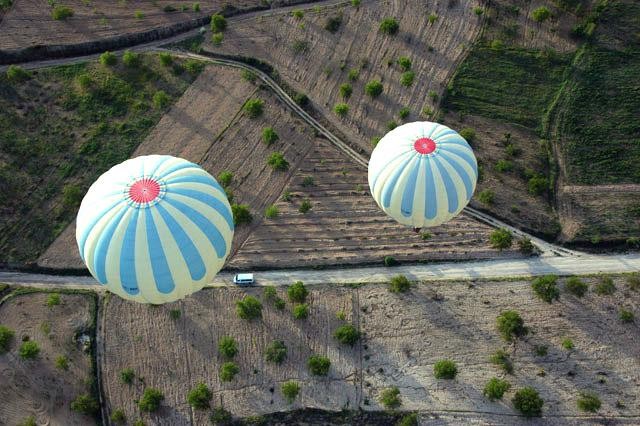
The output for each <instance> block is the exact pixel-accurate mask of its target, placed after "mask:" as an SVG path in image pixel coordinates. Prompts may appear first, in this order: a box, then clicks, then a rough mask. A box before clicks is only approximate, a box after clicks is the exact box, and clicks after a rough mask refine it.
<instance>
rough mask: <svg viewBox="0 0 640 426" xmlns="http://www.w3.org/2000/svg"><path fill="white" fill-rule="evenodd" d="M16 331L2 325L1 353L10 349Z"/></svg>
mask: <svg viewBox="0 0 640 426" xmlns="http://www.w3.org/2000/svg"><path fill="white" fill-rule="evenodd" d="M14 335H15V332H14V331H13V330H11V329H10V328H9V327H7V326H4V325H0V354H2V353H5V352H7V351H8V350H9V346H10V345H11V340H12V339H13V336H14Z"/></svg>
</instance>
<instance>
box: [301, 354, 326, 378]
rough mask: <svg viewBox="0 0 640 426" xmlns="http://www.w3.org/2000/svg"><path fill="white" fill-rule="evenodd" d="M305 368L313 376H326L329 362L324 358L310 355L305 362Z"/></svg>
mask: <svg viewBox="0 0 640 426" xmlns="http://www.w3.org/2000/svg"><path fill="white" fill-rule="evenodd" d="M307 367H308V368H309V371H311V374H313V375H315V376H326V375H327V374H328V373H329V368H330V367H331V361H329V358H327V357H326V356H322V355H312V356H311V357H309V360H308V361H307Z"/></svg>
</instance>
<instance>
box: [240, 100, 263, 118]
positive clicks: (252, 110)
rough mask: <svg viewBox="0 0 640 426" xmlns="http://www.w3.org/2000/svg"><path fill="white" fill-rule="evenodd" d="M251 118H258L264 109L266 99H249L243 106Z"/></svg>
mask: <svg viewBox="0 0 640 426" xmlns="http://www.w3.org/2000/svg"><path fill="white" fill-rule="evenodd" d="M242 109H244V111H245V112H246V113H247V115H248V116H249V117H250V118H257V117H259V116H260V115H262V112H263V111H264V101H263V100H262V99H257V98H254V99H249V100H248V101H247V102H246V103H245V104H244V106H243V107H242Z"/></svg>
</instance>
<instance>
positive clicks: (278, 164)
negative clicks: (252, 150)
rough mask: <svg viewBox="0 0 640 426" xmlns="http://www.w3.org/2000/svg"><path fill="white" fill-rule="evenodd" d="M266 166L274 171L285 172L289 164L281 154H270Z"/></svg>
mask: <svg viewBox="0 0 640 426" xmlns="http://www.w3.org/2000/svg"><path fill="white" fill-rule="evenodd" d="M267 164H268V165H270V166H271V168H272V169H273V170H276V171H285V170H287V169H288V168H289V162H288V161H287V160H285V158H284V155H282V153H281V152H273V153H271V155H270V156H269V158H268V159H267Z"/></svg>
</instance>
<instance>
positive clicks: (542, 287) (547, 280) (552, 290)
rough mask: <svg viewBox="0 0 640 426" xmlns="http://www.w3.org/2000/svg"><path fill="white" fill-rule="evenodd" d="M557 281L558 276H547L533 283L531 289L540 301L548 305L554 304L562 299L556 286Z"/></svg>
mask: <svg viewBox="0 0 640 426" xmlns="http://www.w3.org/2000/svg"><path fill="white" fill-rule="evenodd" d="M557 281H558V277H557V276H556V275H545V276H544V277H538V278H536V279H534V280H533V282H532V283H531V288H533V292H534V293H535V294H536V296H538V297H539V298H540V299H542V300H544V301H545V302H547V303H552V302H553V301H554V300H558V299H559V298H560V290H559V289H558V286H557V285H556V282H557Z"/></svg>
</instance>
